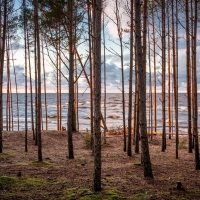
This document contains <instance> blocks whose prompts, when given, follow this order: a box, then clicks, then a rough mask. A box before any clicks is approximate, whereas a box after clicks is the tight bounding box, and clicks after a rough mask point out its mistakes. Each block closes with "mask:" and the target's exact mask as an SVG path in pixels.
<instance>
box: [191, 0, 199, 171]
mask: <svg viewBox="0 0 200 200" xmlns="http://www.w3.org/2000/svg"><path fill="white" fill-rule="evenodd" d="M197 6H198V0H195V8H194V9H195V16H194V35H193V39H194V46H193V53H194V63H193V64H194V66H193V72H194V80H193V82H194V94H193V95H194V117H193V123H194V125H193V126H194V149H195V169H196V170H199V169H200V161H199V136H198V99H197V95H198V92H197V65H196V62H197V59H196V53H197V52H196V47H197V45H196V43H197V42H196V40H197V20H198V7H197Z"/></svg>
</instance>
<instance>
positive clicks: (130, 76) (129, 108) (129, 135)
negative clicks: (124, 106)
mask: <svg viewBox="0 0 200 200" xmlns="http://www.w3.org/2000/svg"><path fill="white" fill-rule="evenodd" d="M130 21H131V27H130V72H129V105H128V146H127V147H128V148H127V155H128V156H132V148H131V147H132V145H131V134H132V125H131V124H132V123H131V122H132V104H133V103H132V101H133V100H132V98H133V95H132V90H133V89H132V84H133V0H131V18H130Z"/></svg>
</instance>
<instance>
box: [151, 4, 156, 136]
mask: <svg viewBox="0 0 200 200" xmlns="http://www.w3.org/2000/svg"><path fill="white" fill-rule="evenodd" d="M152 4H153V10H152V28H153V33H152V34H153V59H154V60H153V63H154V132H156V131H157V109H156V104H157V99H156V98H157V94H156V37H155V25H154V24H155V23H154V0H152Z"/></svg>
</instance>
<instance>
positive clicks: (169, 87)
mask: <svg viewBox="0 0 200 200" xmlns="http://www.w3.org/2000/svg"><path fill="white" fill-rule="evenodd" d="M169 6H170V2H169V1H168V2H167V28H168V36H167V37H168V120H169V122H168V126H169V127H168V132H169V139H171V132H172V130H171V71H170V67H171V60H170V58H171V56H170V54H171V51H170V49H171V45H170V38H171V35H170V17H169Z"/></svg>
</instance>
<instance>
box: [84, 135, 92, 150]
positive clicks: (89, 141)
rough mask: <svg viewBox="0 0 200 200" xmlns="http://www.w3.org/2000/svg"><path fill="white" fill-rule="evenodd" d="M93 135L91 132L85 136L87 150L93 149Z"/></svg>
mask: <svg viewBox="0 0 200 200" xmlns="http://www.w3.org/2000/svg"><path fill="white" fill-rule="evenodd" d="M91 137H92V136H91V134H90V133H89V132H87V133H86V135H85V136H84V144H85V147H86V148H87V149H91V148H92V147H91Z"/></svg>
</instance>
